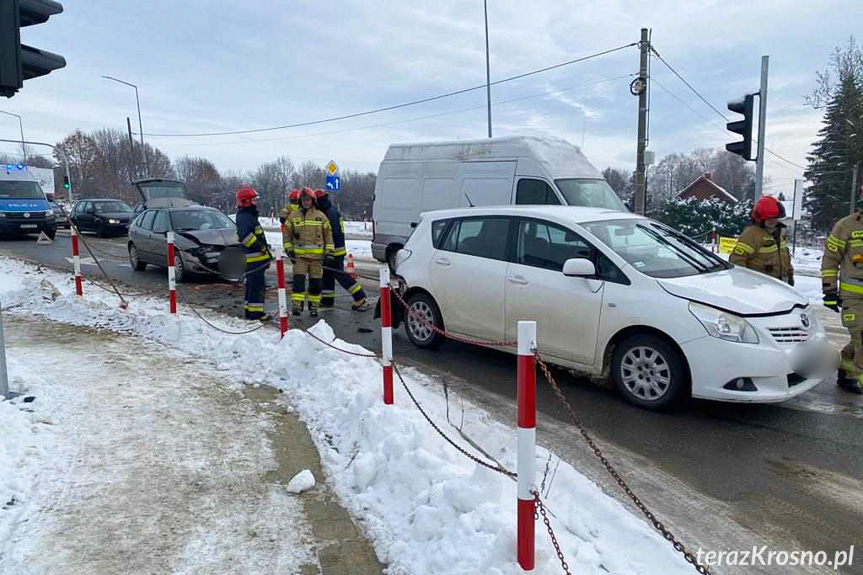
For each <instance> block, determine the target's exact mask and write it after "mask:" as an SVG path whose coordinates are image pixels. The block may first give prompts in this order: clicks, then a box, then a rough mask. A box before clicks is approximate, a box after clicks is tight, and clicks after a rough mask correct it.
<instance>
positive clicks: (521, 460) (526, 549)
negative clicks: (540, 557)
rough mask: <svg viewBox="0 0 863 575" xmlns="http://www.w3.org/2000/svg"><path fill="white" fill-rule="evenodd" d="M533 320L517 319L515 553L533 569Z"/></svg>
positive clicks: (534, 349)
mask: <svg viewBox="0 0 863 575" xmlns="http://www.w3.org/2000/svg"><path fill="white" fill-rule="evenodd" d="M535 353H536V322H535V321H520V322H518V383H517V398H518V523H517V535H516V548H517V552H516V555H517V557H518V564H519V565H521V568H522V569H523V570H525V571H533V568H534V563H535V559H534V553H535V538H536V536H535V532H534V527H535V525H534V513H535V512H536V502H535V500H534V496H533V493H532V491H533V490H534V489H535V483H536V357H535V355H534V354H535Z"/></svg>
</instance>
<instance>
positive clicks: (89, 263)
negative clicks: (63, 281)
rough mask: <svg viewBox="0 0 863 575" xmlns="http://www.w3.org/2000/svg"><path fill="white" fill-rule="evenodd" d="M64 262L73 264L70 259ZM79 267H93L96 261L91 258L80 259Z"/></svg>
mask: <svg viewBox="0 0 863 575" xmlns="http://www.w3.org/2000/svg"><path fill="white" fill-rule="evenodd" d="M66 261H67V262H69V263H70V264H71V263H73V260H72V258H66ZM81 265H82V266H95V265H96V260H94V259H93V258H81Z"/></svg>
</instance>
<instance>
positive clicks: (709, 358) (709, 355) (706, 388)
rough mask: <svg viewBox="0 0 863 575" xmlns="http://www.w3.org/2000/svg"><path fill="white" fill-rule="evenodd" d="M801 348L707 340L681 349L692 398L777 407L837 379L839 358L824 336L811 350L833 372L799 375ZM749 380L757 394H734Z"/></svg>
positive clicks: (810, 343)
mask: <svg viewBox="0 0 863 575" xmlns="http://www.w3.org/2000/svg"><path fill="white" fill-rule="evenodd" d="M799 345H800V344H798V345H793V346H777V345H775V344H774V343H773V342H772V341H766V342H765V341H764V340H763V339H762V342H761V343H758V344H741V343H735V342H730V341H725V340H721V339H718V338H715V337H710V336H705V337H702V338H699V339H696V340H693V341H690V342H687V343H685V344H683V345H681V348H682V349H683V352H684V353H685V354H686V357H687V360H688V361H689V366H690V370H691V372H692V396H693V397H697V398H701V399H713V400H719V401H732V402H742V403H777V402H781V401H786V400H788V399H791V398H792V397H795V396H797V395H800V394H801V393H805V392H806V391H809V390H810V389H812V388H813V387H815V386H817V385H818V384H819V383H821V382H822V381H824V379H826V378H827V377H829V376H830V375H831V374H832V373H835V370H836V367H838V365H839V352H838V350H836V349H835V348H833V347H832V346H831V345H830V344H829V343H828V342H827V339H826V337H825V336H824V335H823V332H822V333H821V334H818V335H816V336H815V337H813V338H811V339H810V340H807V342H806V346H808V350H809V351H810V353H811V354H814V356H817V361H818V363H819V365H822V366H830V367H829V368H822V369H819V370H816V373H817V374H818V375H815V374H809V375H806V376H804V375H800V374H798V373H796V372H795V365H797V364H798V363H799V362H798V361H797V360H796V359H795V355H799V353H800V351H801V350H802V349H803V348H802V347H799ZM740 379H746V380H749V381H750V382H751V383H752V384H753V385H754V386H755V388H756V390H755V391H741V390H737V389H728V388H726V387H725V386H726V385H727V384H729V383H731V382H734V381H736V380H740Z"/></svg>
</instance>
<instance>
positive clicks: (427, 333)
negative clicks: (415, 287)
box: [404, 292, 444, 349]
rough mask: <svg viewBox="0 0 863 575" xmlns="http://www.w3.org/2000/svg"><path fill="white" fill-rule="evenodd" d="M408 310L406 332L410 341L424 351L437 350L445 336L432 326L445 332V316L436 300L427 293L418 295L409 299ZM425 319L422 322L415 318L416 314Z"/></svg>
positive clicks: (406, 313) (406, 312)
mask: <svg viewBox="0 0 863 575" xmlns="http://www.w3.org/2000/svg"><path fill="white" fill-rule="evenodd" d="M407 303H408V308H409V309H408V310H405V312H404V316H405V317H404V322H405V332H406V333H407V336H408V339H410V340H411V342H412V343H413V344H414V345H415V346H417V347H419V348H424V349H436V348H438V347H440V346H441V344H443V342H444V336H443V335H441V334H440V333H439V332H437V331H435V330H433V329H432V328H431V325H429V324H432V325H434V326H435V327H436V328H437V329H439V330H443V316H442V315H441V313H440V308H438V306H437V303H435V301H434V298H433V297H431V296H430V295H428V294H427V293H422V292H420V293H416V294H414V295H412V296H411V297H410V298H408V302H407ZM412 311H413V312H415V313H416V314H419V316H420V317H422V318H424V319H425V321H422V320H420V319H418V318H417V317H415V314H414V313H411V312H412Z"/></svg>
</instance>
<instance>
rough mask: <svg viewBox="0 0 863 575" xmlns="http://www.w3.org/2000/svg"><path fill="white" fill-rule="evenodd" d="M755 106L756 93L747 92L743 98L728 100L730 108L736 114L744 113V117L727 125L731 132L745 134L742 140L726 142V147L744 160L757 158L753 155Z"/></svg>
mask: <svg viewBox="0 0 863 575" xmlns="http://www.w3.org/2000/svg"><path fill="white" fill-rule="evenodd" d="M754 106H755V95H754V94H747V95H746V96H745V97H744V98H743V99H742V100H732V101H730V102H728V109H729V110H731V111H732V112H734V113H735V114H743V119H742V120H738V121H736V122H728V123H727V124H725V127H726V128H728V131H729V132H734V133H735V134H740V135H741V136H743V141H742V142H731V143H730V144H725V149H726V150H728V151H729V152H731V153H732V154H737V155H738V156H740V157H741V158H743V159H744V160H750V161H752V160H755V158H753V157H752V121H753V119H754V118H753V109H754Z"/></svg>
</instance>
